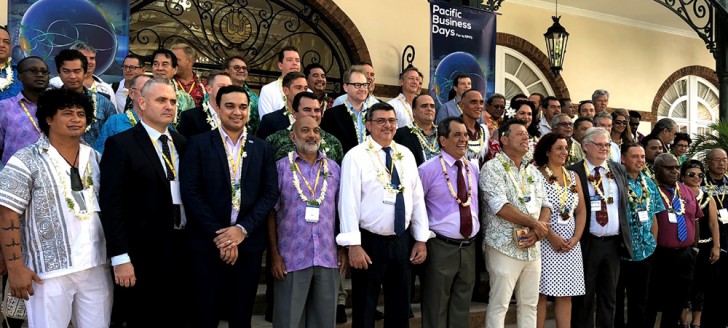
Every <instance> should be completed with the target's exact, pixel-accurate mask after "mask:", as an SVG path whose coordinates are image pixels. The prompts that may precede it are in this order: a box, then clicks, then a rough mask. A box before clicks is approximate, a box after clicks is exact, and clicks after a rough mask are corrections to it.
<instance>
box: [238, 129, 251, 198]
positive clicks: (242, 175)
mask: <svg viewBox="0 0 728 328" xmlns="http://www.w3.org/2000/svg"><path fill="white" fill-rule="evenodd" d="M241 151H244V152H246V153H249V152H248V151H250V152H252V151H253V140H250V139H248V140H246V141H245V144H244V145H242V149H241ZM246 159H247V160H246ZM248 167H250V158H243V167H242V171H240V185H241V187H240V190H241V192H242V190H243V187H242V184H243V183H242V182H243V181H245V180H246V179H245V176H246V175H247V173H248Z"/></svg>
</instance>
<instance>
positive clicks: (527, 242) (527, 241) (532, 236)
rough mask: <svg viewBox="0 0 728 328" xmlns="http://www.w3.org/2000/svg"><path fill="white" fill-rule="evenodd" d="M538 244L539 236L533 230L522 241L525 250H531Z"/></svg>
mask: <svg viewBox="0 0 728 328" xmlns="http://www.w3.org/2000/svg"><path fill="white" fill-rule="evenodd" d="M536 242H538V236H536V233H535V232H534V231H533V230H531V231H529V232H528V233H527V234H526V235H525V236H524V237H523V239H522V243H523V245H522V247H524V248H530V247H533V246H534V245H536Z"/></svg>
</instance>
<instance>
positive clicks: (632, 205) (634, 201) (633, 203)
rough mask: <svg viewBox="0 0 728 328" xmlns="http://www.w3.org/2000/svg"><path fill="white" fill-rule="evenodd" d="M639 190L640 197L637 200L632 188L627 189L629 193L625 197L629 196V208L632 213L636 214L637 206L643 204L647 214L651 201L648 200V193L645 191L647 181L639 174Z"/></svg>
mask: <svg viewBox="0 0 728 328" xmlns="http://www.w3.org/2000/svg"><path fill="white" fill-rule="evenodd" d="M640 190H641V191H642V196H640V197H639V198H638V197H637V194H635V192H634V190H632V188H629V192H628V193H627V195H628V196H629V207H630V209H631V210H632V211H633V212H635V213H636V212H637V204H639V205H642V204H645V209H646V210H647V212H649V211H650V202H651V201H652V200H651V199H650V197H649V191H648V190H647V180H645V176H644V175H642V174H640Z"/></svg>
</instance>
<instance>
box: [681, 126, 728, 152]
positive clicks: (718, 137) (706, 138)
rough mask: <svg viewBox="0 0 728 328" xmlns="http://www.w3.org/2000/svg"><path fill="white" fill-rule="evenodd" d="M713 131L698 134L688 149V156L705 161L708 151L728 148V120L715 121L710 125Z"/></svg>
mask: <svg viewBox="0 0 728 328" xmlns="http://www.w3.org/2000/svg"><path fill="white" fill-rule="evenodd" d="M709 128H710V129H711V130H713V133H708V134H700V135H696V136H695V137H694V138H693V144H692V145H690V149H689V150H688V154H687V157H688V158H693V157H694V158H697V159H698V160H701V161H703V160H704V159H705V155H706V154H707V152H708V151H709V150H711V149H713V148H722V149H726V150H728V122H715V123H713V124H711V125H710V126H709Z"/></svg>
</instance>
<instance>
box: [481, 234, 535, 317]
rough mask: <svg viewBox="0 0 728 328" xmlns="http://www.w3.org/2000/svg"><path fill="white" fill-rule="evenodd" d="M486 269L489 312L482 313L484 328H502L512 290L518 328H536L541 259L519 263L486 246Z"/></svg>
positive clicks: (519, 261)
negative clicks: (514, 295)
mask: <svg viewBox="0 0 728 328" xmlns="http://www.w3.org/2000/svg"><path fill="white" fill-rule="evenodd" d="M485 267H486V269H487V270H488V275H489V276H490V295H489V302H488V310H487V311H486V312H485V315H486V318H485V326H486V327H487V328H502V327H503V326H504V325H505V319H506V312H508V305H509V304H510V302H511V296H512V295H513V292H514V290H515V293H516V301H518V305H517V306H518V312H517V323H518V327H519V328H535V327H536V305H537V304H538V286H539V282H540V280H541V259H538V260H535V261H522V260H518V259H515V258H512V257H510V256H508V255H505V254H503V253H501V252H500V251H497V250H496V249H495V248H493V247H490V246H486V248H485Z"/></svg>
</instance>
